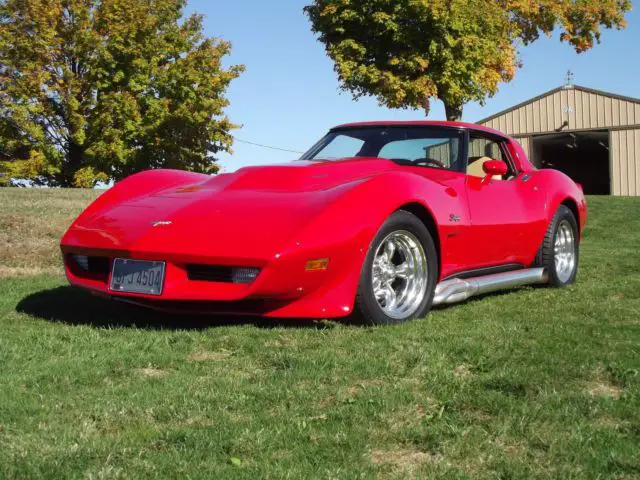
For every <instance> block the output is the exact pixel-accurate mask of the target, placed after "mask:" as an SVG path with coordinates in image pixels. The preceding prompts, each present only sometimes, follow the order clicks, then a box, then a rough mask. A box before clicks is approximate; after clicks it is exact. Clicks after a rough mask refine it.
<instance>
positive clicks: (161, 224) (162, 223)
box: [151, 220, 173, 227]
mask: <svg viewBox="0 0 640 480" xmlns="http://www.w3.org/2000/svg"><path fill="white" fill-rule="evenodd" d="M172 223H173V222H170V221H169V220H156V221H155V222H151V226H152V227H165V226H167V225H171V224H172Z"/></svg>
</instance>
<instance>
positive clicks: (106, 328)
mask: <svg viewBox="0 0 640 480" xmlns="http://www.w3.org/2000/svg"><path fill="white" fill-rule="evenodd" d="M93 195H94V194H93V192H80V191H78V192H74V191H64V190H62V191H33V190H29V191H26V190H17V189H11V190H9V189H0V232H1V233H0V241H1V242H2V243H0V245H4V247H3V249H2V251H1V252H0V272H4V274H3V275H0V277H1V278H0V292H1V295H0V478H38V477H48V478H145V477H148V478H156V477H174V478H260V477H263V478H341V479H342V478H345V479H351V478H425V477H443V478H466V477H468V478H562V479H571V478H575V479H578V478H584V479H594V478H620V479H622V478H624V479H632V478H635V479H637V478H640V455H639V453H638V452H639V449H640V373H639V371H640V256H639V255H638V247H639V246H640V215H638V214H637V212H638V210H639V208H640V199H628V198H590V199H589V204H590V219H589V224H588V228H587V231H586V234H585V238H584V243H583V246H582V252H581V253H582V258H581V271H580V274H579V279H578V282H577V283H576V284H575V285H573V286H571V287H570V288H567V289H564V290H552V289H546V288H525V289H519V290H517V291H512V292H507V293H503V294H497V295H491V296H486V297H483V298H481V299H475V300H472V301H469V302H467V303H465V304H460V305H456V306H452V307H448V308H442V309H438V310H436V311H434V312H432V313H431V314H430V315H429V317H428V318H427V319H425V320H421V321H417V322H413V323H410V324H405V325H400V326H397V327H391V328H358V327H353V326H346V325H341V324H339V323H332V322H317V323H302V324H300V328H295V326H296V324H295V323H287V324H282V325H278V324H275V325H274V324H273V323H270V322H264V323H263V322H260V321H257V322H254V323H233V322H230V321H229V320H228V319H215V320H211V319H202V318H188V317H186V318H185V317H175V316H161V315H157V314H155V313H149V312H146V311H141V310H138V309H134V308H129V307H124V306H118V305H113V304H110V303H106V302H104V301H102V300H99V299H97V298H93V297H91V296H89V295H86V294H84V293H82V292H80V291H76V290H74V289H72V288H70V287H68V286H66V282H65V280H64V278H63V277H62V276H61V273H60V270H59V268H58V267H57V252H56V241H57V237H58V236H59V235H60V234H61V233H62V230H63V228H64V225H65V224H66V223H68V222H69V221H70V220H71V218H72V217H73V216H74V215H75V214H76V213H77V211H78V210H79V209H81V208H82V205H84V204H85V203H86V202H88V201H89V199H90V198H91V197H92V196H93ZM43 232H44V233H43ZM22 245H30V246H31V247H30V248H23V247H22ZM39 269H43V270H39ZM134 325H138V326H137V327H135V326H134Z"/></svg>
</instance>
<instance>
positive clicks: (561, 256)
mask: <svg viewBox="0 0 640 480" xmlns="http://www.w3.org/2000/svg"><path fill="white" fill-rule="evenodd" d="M553 255H554V260H555V265H556V275H557V276H558V280H560V281H561V282H563V283H566V282H568V281H569V279H570V278H571V275H573V271H574V270H575V268H576V242H575V238H574V236H573V229H572V228H571V225H570V224H569V222H567V221H566V220H563V221H562V222H560V225H558V229H557V230H556V238H555V241H554V247H553Z"/></svg>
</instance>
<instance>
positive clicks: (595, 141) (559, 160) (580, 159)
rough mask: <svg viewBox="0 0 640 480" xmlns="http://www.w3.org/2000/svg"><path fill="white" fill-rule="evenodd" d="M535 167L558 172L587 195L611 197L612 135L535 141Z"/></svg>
mask: <svg viewBox="0 0 640 480" xmlns="http://www.w3.org/2000/svg"><path fill="white" fill-rule="evenodd" d="M533 163H534V164H535V165H536V167H538V168H555V169H556V170H560V171H561V172H563V173H565V174H567V175H568V176H569V177H571V178H572V179H573V180H574V181H575V182H577V183H579V184H581V185H582V188H583V189H584V193H585V194H587V195H610V194H611V178H610V172H609V133H608V132H607V131H597V132H580V133H556V134H552V135H540V136H537V137H534V138H533Z"/></svg>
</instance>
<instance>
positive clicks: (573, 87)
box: [476, 85, 640, 124]
mask: <svg viewBox="0 0 640 480" xmlns="http://www.w3.org/2000/svg"><path fill="white" fill-rule="evenodd" d="M562 90H580V91H582V92H586V93H593V94H595V95H602V96H605V97H610V98H615V99H618V100H622V101H625V102H631V103H638V104H640V98H634V97H626V96H624V95H618V94H616V93H610V92H605V91H604V90H596V89H594V88H587V87H583V86H580V85H570V86H567V85H563V86H562V87H557V88H554V89H553V90H549V91H548V92H545V93H542V94H540V95H538V96H536V97H533V98H531V99H529V100H525V101H524V102H522V103H519V104H517V105H514V106H513V107H509V108H507V109H505V110H502V111H500V112H498V113H495V114H493V115H491V116H489V117H486V118H483V119H482V120H478V121H477V122H476V123H479V124H483V123H487V122H490V121H491V120H494V119H496V118H498V117H501V116H502V115H506V114H507V113H511V112H513V111H515V110H518V109H520V108H522V107H526V106H527V105H529V104H531V103H534V102H537V101H538V100H540V99H542V98H544V97H548V96H550V95H554V94H556V93H558V92H560V91H562Z"/></svg>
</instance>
